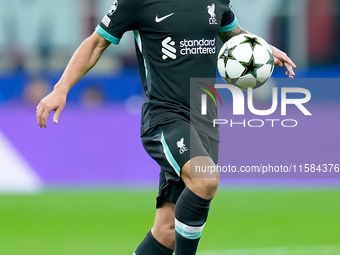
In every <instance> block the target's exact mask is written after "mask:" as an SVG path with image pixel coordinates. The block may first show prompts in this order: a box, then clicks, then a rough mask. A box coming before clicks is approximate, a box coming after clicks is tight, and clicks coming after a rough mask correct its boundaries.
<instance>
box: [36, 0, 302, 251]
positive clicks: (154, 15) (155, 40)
mask: <svg viewBox="0 0 340 255" xmlns="http://www.w3.org/2000/svg"><path fill="white" fill-rule="evenodd" d="M128 30H133V31H134V35H135V39H136V52H137V58H138V63H139V71H140V76H141V80H142V83H143V86H144V90H145V93H146V95H147V97H148V101H147V102H146V103H144V105H143V108H142V125H141V137H142V142H143V145H144V148H145V149H146V151H147V152H148V153H149V155H150V156H151V157H152V158H153V159H155V160H156V161H157V162H158V164H159V165H160V167H161V170H160V179H159V193H158V197H157V202H156V208H157V210H156V216H155V221H154V225H153V227H152V229H151V230H150V232H149V233H148V234H147V235H146V236H145V238H144V240H143V241H142V242H141V243H140V244H139V246H138V247H137V249H136V251H135V253H134V254H135V255H161V254H164V255H168V254H169V255H170V254H173V252H174V251H175V253H176V255H192V254H195V253H196V250H197V246H198V242H199V240H200V237H201V233H202V230H203V227H204V225H205V223H206V220H207V217H208V211H209V207H210V201H211V200H212V199H213V197H214V195H215V192H216V190H217V187H218V183H219V176H218V175H213V176H212V177H210V178H192V177H191V176H190V167H195V166H206V167H214V166H215V164H216V163H217V157H218V145H219V133H218V129H217V128H213V127H212V125H210V124H211V123H210V122H209V119H202V116H200V114H196V112H195V111H194V110H192V109H190V78H213V77H215V75H216V62H217V40H218V39H217V38H218V36H219V37H220V38H221V39H222V41H223V42H225V41H226V40H228V39H229V38H231V37H232V36H235V35H238V34H241V33H248V32H246V31H244V30H243V29H242V28H241V27H240V26H239V24H238V21H237V19H236V17H235V15H234V13H233V12H232V10H231V5H230V3H229V0H209V1H202V0H188V1H182V0H172V1H155V0H143V1H140V0H115V1H114V3H113V5H112V7H111V8H110V10H109V12H108V13H107V14H106V15H105V16H104V18H103V19H102V21H101V23H100V24H99V25H98V26H97V28H96V30H95V32H94V33H93V34H92V35H91V36H90V37H89V38H87V39H85V40H84V42H83V43H82V44H81V45H80V47H79V48H78V49H77V50H76V52H75V53H74V55H73V57H72V58H71V60H70V62H69V64H68V66H67V67H66V69H65V71H64V73H63V75H62V77H61V78H60V80H59V81H58V82H57V84H56V85H55V87H54V89H53V91H52V92H51V93H50V94H49V95H47V96H46V97H45V98H43V99H42V100H41V102H40V103H39V104H38V106H37V111H36V114H37V121H38V125H39V126H40V127H46V121H47V117H48V115H49V114H50V113H51V112H52V111H55V114H54V116H53V121H54V123H58V120H59V115H60V113H61V111H62V110H63V108H64V106H65V104H66V97H67V94H68V91H69V90H70V89H71V88H72V87H73V86H74V85H75V84H76V83H77V82H78V81H79V80H80V79H81V78H82V77H83V76H84V75H85V74H86V73H87V72H88V71H89V70H90V69H91V68H92V67H93V66H94V65H95V64H96V63H97V61H98V60H99V58H100V56H101V55H102V53H103V52H104V51H105V49H106V48H107V47H108V46H109V45H110V44H111V43H113V44H118V43H119V41H120V38H121V37H122V35H123V34H124V32H126V31H128ZM272 49H273V54H274V57H275V63H276V64H278V65H280V66H283V65H284V66H285V67H286V69H287V72H286V74H287V75H288V76H289V77H290V78H293V77H294V75H295V74H294V71H293V68H296V66H295V64H294V63H293V62H292V60H291V59H290V58H289V57H288V56H287V55H286V54H285V53H283V52H282V51H280V50H278V49H276V48H275V47H272ZM212 85H213V84H212ZM116 86H119V84H116ZM122 89H124V87H122ZM210 105H211V106H210ZM210 105H209V106H210V107H208V113H209V114H208V115H207V116H208V118H211V117H215V116H217V110H216V107H215V105H214V104H210ZM190 116H191V117H192V118H190ZM200 118H201V119H200ZM141 171H142V170H141Z"/></svg>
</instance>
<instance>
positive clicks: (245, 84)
mask: <svg viewBox="0 0 340 255" xmlns="http://www.w3.org/2000/svg"><path fill="white" fill-rule="evenodd" d="M236 85H237V86H239V87H240V88H241V89H247V88H253V87H255V86H256V78H255V77H254V76H253V75H252V74H247V75H245V76H242V77H241V78H240V79H239V80H238V81H237V82H236Z"/></svg>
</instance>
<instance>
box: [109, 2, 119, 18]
mask: <svg viewBox="0 0 340 255" xmlns="http://www.w3.org/2000/svg"><path fill="white" fill-rule="evenodd" d="M117 8H118V0H115V1H114V2H113V4H112V6H111V8H110V10H109V12H108V13H107V15H108V16H111V15H112V14H113V13H114V12H115V11H116V10H117Z"/></svg>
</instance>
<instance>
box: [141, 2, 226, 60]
mask: <svg viewBox="0 0 340 255" xmlns="http://www.w3.org/2000/svg"><path fill="white" fill-rule="evenodd" d="M143 8H145V9H146V10H147V11H146V12H143V15H141V19H140V22H139V33H140V35H141V39H142V42H143V44H144V45H145V44H147V48H148V50H149V51H151V52H152V51H158V52H159V51H160V50H161V51H162V54H163V55H162V57H163V59H167V58H170V59H171V58H172V59H175V58H177V57H179V56H188V55H206V54H215V51H216V36H217V34H218V29H219V27H220V24H221V20H222V15H223V5H222V4H221V3H219V1H213V0H209V1H207V0H196V1H191V0H188V1H183V0H159V1H158V0H157V1H152V0H146V1H144V2H143ZM144 53H145V52H144Z"/></svg>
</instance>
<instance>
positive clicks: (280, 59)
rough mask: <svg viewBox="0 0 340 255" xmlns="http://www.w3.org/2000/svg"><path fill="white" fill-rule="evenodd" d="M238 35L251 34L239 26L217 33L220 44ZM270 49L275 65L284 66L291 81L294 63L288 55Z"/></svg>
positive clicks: (276, 49) (273, 48)
mask: <svg viewBox="0 0 340 255" xmlns="http://www.w3.org/2000/svg"><path fill="white" fill-rule="evenodd" d="M239 34H251V33H250V32H248V31H246V30H244V29H243V28H242V27H241V26H240V25H237V26H236V27H235V28H234V29H233V30H231V31H228V32H221V33H219V37H220V39H221V40H222V42H223V43H225V42H226V41H228V40H229V39H230V38H232V37H233V36H236V35H239ZM270 47H271V48H272V51H273V56H274V63H275V65H278V66H285V67H286V69H287V71H286V75H288V76H289V78H291V79H292V78H294V76H295V73H294V69H295V68H296V65H295V63H294V62H293V61H292V60H291V59H290V57H288V55H287V54H286V53H285V52H283V51H281V50H279V49H278V48H276V47H274V46H272V45H270Z"/></svg>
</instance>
